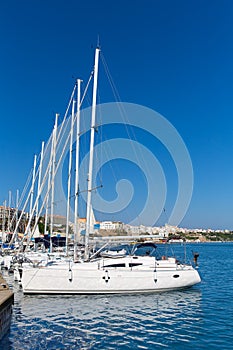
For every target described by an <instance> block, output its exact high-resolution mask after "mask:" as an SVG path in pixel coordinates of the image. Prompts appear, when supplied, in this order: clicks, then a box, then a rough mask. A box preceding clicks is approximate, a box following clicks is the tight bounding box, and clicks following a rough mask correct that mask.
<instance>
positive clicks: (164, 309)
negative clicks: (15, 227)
mask: <svg viewBox="0 0 233 350" xmlns="http://www.w3.org/2000/svg"><path fill="white" fill-rule="evenodd" d="M172 246H173V249H174V251H175V250H177V251H178V254H181V250H182V249H183V247H182V246H181V245H178V244H173V245H172ZM186 248H187V252H189V251H190V252H191V251H195V252H196V251H197V252H199V254H200V257H199V261H198V263H199V272H200V275H201V277H202V283H201V284H199V285H197V286H194V287H193V288H191V289H188V290H183V291H175V292H166V293H159V294H149V295H147V294H142V295H121V296H119V295H118V296H78V295H75V296H24V295H23V293H22V290H21V289H20V288H19V287H18V285H17V283H15V282H14V281H13V276H12V275H8V273H7V272H4V277H5V278H6V279H7V281H8V283H9V284H10V286H11V287H12V288H13V289H14V292H15V304H14V307H13V316H12V323H11V329H10V331H9V333H8V334H7V335H6V336H5V337H4V338H3V340H2V341H1V342H0V349H1V350H7V349H15V350H16V349H17V350H22V349H25V350H26V349H28V350H29V349H30V350H39V349H43V350H47V349H54V350H55V349H56V350H59V349H76V350H78V349H82V350H84V349H108V350H110V349H119V350H120V349H122V350H124V349H173V350H176V349H177V350H182V349H198V350H200V349H211V350H215V349H221V350H227V349H233V243H197V244H187V247H186Z"/></svg>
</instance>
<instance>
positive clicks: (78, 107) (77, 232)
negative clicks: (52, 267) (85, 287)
mask: <svg viewBox="0 0 233 350" xmlns="http://www.w3.org/2000/svg"><path fill="white" fill-rule="evenodd" d="M81 82H82V81H81V80H80V79H77V118H76V154H75V200H74V225H75V226H74V227H75V232H74V257H75V258H76V247H77V242H78V241H79V239H80V234H79V224H78V183H79V133H80V107H81V105H80V104H81Z"/></svg>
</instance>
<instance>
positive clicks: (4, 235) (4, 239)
mask: <svg viewBox="0 0 233 350" xmlns="http://www.w3.org/2000/svg"><path fill="white" fill-rule="evenodd" d="M3 208H4V209H3V219H2V241H3V242H4V243H5V242H6V234H5V226H6V200H5V201H4V203H3Z"/></svg>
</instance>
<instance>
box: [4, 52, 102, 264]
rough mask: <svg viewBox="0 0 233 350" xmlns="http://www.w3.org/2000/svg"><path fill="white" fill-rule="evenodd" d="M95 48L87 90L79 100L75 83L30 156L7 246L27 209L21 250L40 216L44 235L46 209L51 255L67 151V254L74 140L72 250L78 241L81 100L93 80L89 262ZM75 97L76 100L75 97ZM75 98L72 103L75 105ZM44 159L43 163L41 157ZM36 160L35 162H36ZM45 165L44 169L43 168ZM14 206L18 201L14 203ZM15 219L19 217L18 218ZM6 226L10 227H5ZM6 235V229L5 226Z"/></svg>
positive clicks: (88, 216)
mask: <svg viewBox="0 0 233 350" xmlns="http://www.w3.org/2000/svg"><path fill="white" fill-rule="evenodd" d="M99 52H100V50H99V48H97V49H96V51H95V63H94V71H92V73H91V76H90V78H89V81H88V83H87V86H86V88H85V90H84V93H83V95H82V96H81V83H82V80H81V79H77V81H76V84H75V86H74V89H73V91H72V94H71V97H70V100H69V103H68V107H67V110H66V112H65V115H64V118H63V120H62V122H61V124H60V125H59V126H58V119H59V114H56V116H55V123H54V128H53V132H52V134H51V137H50V139H49V141H48V142H47V144H46V146H45V143H44V142H42V145H41V152H40V155H39V157H37V156H36V155H35V156H34V165H33V171H32V182H31V187H30V189H29V191H28V194H27V196H26V200H25V201H24V204H23V206H22V209H21V210H20V211H19V210H18V209H19V208H18V204H17V214H16V219H17V220H16V224H15V227H14V232H13V234H12V238H11V240H10V244H12V243H13V242H15V241H16V239H17V234H18V229H19V225H20V222H21V221H22V219H23V218H24V216H25V213H26V212H27V208H28V207H29V218H28V220H27V224H26V227H25V231H24V234H23V237H22V239H21V241H20V246H21V247H22V246H23V244H24V243H25V242H27V244H29V243H30V241H31V238H32V237H33V235H34V233H35V231H36V228H37V226H38V222H39V218H40V217H41V216H42V213H45V221H44V234H46V233H47V227H48V217H49V209H50V223H49V230H50V251H52V240H51V236H52V233H53V229H54V203H55V191H56V185H55V177H56V174H57V172H58V169H59V166H60V164H61V162H62V159H63V157H64V156H65V152H66V150H67V148H69V154H68V181H67V194H66V201H67V203H66V232H65V236H66V244H65V246H66V253H68V237H69V223H70V208H71V197H72V195H71V177H72V161H73V159H72V157H73V143H74V141H75V140H76V152H75V178H74V193H75V195H74V243H75V244H74V246H75V247H76V245H77V243H78V242H79V241H80V230H79V224H78V217H79V213H78V208H79V189H78V186H79V139H80V109H81V105H82V102H83V100H84V97H85V95H86V93H87V89H88V86H89V84H90V81H91V80H92V77H93V96H92V112H91V130H90V150H89V170H88V175H87V203H86V230H85V259H86V260H87V259H88V258H89V252H88V245H89V234H90V225H91V215H92V207H91V196H92V172H93V152H94V133H95V123H96V122H95V119H96V100H97V81H98V64H99ZM75 94H76V96H75ZM75 98H76V101H75ZM70 109H71V116H70V118H71V121H70V130H69V132H68V136H67V137H66V139H64V135H65V132H64V130H65V128H66V126H67V120H68V117H69V111H70ZM58 148H59V149H60V154H59V158H58V157H57V149H58ZM46 155H47V157H48V162H47V163H46V161H45V157H46ZM38 159H39V162H38ZM46 165H47V166H46ZM17 203H18V199H17ZM18 216H19V217H18ZM9 225H10V223H9ZM9 231H10V226H9Z"/></svg>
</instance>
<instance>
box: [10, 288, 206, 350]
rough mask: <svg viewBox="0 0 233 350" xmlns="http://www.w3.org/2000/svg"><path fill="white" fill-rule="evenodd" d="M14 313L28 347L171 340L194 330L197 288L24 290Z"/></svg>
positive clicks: (198, 323)
mask: <svg viewBox="0 0 233 350" xmlns="http://www.w3.org/2000/svg"><path fill="white" fill-rule="evenodd" d="M35 310H36V312H35ZM17 318H18V319H19V318H20V322H19V323H18V327H19V328H20V329H14V332H20V333H21V334H22V333H23V334H24V337H25V339H26V338H27V339H30V346H31V347H32V346H35V344H36V343H38V342H41V341H43V344H44V345H45V346H46V347H47V348H50V347H51V346H52V344H56V346H57V348H61V347H62V346H68V345H69V346H70V348H73V347H74V346H77V348H78V349H80V348H84V349H90V348H92V347H93V346H95V348H99V349H100V348H102V349H103V348H108V349H115V348H116V345H117V346H118V347H117V348H132V346H134V345H135V346H136V344H137V346H138V345H141V346H143V344H144V346H145V347H144V348H147V349H148V348H154V347H155V346H158V345H159V346H171V344H173V345H174V344H175V343H184V344H185V342H187V341H191V340H193V339H195V338H196V337H197V336H198V334H199V332H200V327H201V324H202V322H201V319H202V310H201V292H200V291H199V290H198V289H195V288H194V289H190V290H186V291H185V292H184V291H175V292H174V291H173V292H165V293H158V294H141V295H127V296H126V295H111V296H110V295H101V296H100V295H95V296H62V297H58V296H24V297H23V298H22V301H21V308H20V314H19V315H18V316H17ZM14 338H15V339H16V338H17V337H16V335H15V337H14ZM134 342H135V343H134ZM174 342H175V343H174ZM45 343H46V344H45ZM145 343H146V345H145ZM19 345H20V344H19ZM29 348H30V347H29Z"/></svg>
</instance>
